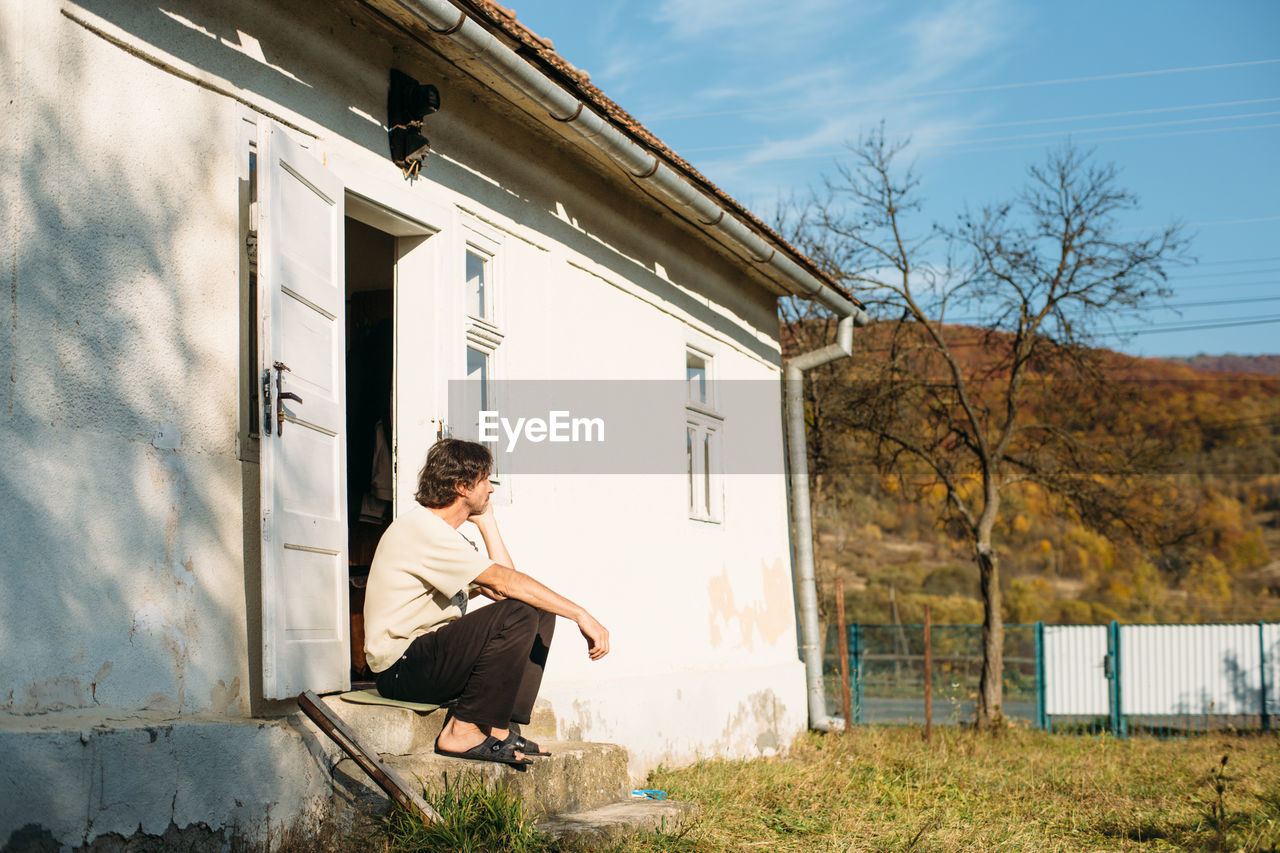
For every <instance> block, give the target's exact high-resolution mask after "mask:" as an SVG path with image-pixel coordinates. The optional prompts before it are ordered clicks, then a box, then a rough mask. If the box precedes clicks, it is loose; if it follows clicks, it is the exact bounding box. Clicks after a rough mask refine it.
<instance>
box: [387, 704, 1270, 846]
mask: <svg viewBox="0 0 1280 853" xmlns="http://www.w3.org/2000/svg"><path fill="white" fill-rule="evenodd" d="M646 787H651V788H661V789H664V790H666V791H667V792H668V794H669V796H670V797H671V798H673V799H677V800H687V801H692V802H694V803H697V804H698V806H699V809H700V811H699V815H698V817H697V818H696V819H695V820H694V822H693V823H692V825H691V826H689V827H686V829H685V830H683V831H682V833H680V834H669V833H641V834H636V835H634V836H632V837H630V838H627V839H622V840H620V841H617V842H614V843H612V844H611V845H602V844H600V843H595V844H590V845H586V846H574V845H572V844H568V843H563V842H555V841H552V840H551V839H548V838H547V837H545V836H543V835H540V834H539V833H537V832H535V831H534V830H533V829H532V828H531V824H530V821H529V817H528V815H526V814H524V812H523V810H522V807H521V806H520V804H519V803H518V802H517V801H515V800H514V799H513V798H511V797H510V795H507V794H505V793H504V792H502V791H497V792H492V791H487V790H485V789H484V787H483V786H482V785H480V784H479V783H477V782H474V781H465V780H464V781H463V782H459V783H456V784H455V786H454V788H453V789H452V790H451V791H445V792H434V793H432V792H429V798H430V799H431V800H432V802H433V805H435V806H436V808H437V809H438V810H439V811H440V812H441V813H442V815H444V816H445V820H444V821H443V822H442V823H441V824H439V825H437V826H435V827H424V826H423V825H422V824H421V823H419V822H416V821H412V820H410V819H409V818H408V817H407V816H404V815H398V816H393V817H392V818H391V819H389V820H388V821H387V822H386V823H385V824H383V826H382V827H381V829H380V830H379V833H378V834H377V836H376V837H371V838H369V839H368V842H369V845H370V848H372V849H376V850H380V851H386V853H411V851H426V850H431V851H467V853H561V851H580V850H581V851H585V850H593V851H602V853H621V851H643V853H658V851H666V853H713V851H744V850H761V851H889V850H892V851H934V853H950V851H1064V853H1065V851H1072V853H1075V851H1093V850H1097V851H1102V850H1106V851H1131V850H1142V851H1146V850H1207V851H1241V850H1242V851H1247V853H1262V851H1275V850H1280V740H1277V738H1276V737H1274V736H1256V737H1241V736H1236V735H1230V734H1214V735H1206V736H1202V737H1198V738H1193V739H1189V740H1182V741H1157V740H1151V739H1144V738H1134V739H1132V740H1127V741H1117V740H1115V739H1113V738H1110V737H1107V736H1103V737H1072V736H1061V735H1048V734H1044V733H1041V732H1036V731H1028V730H1021V729H1008V730H1005V731H1003V732H1001V733H1000V734H999V735H996V736H992V735H983V734H978V733H976V732H973V731H968V730H959V729H939V730H936V731H935V732H934V741H933V743H932V744H925V743H924V742H923V741H922V740H921V737H920V730H919V729H915V728H887V727H877V728H865V729H859V730H856V731H855V732H854V733H852V734H851V735H848V736H842V735H819V734H807V735H804V736H802V737H801V738H799V739H798V740H797V741H796V742H795V744H793V746H792V747H791V749H790V750H789V751H788V752H787V754H786V755H784V756H781V757H777V758H770V759H757V760H752V761H727V760H708V761H701V762H698V763H696V764H693V765H691V766H688V767H684V768H681V769H679V770H666V769H659V770H657V771H655V772H654V773H653V774H651V775H650V778H649V780H648V782H647V784H646Z"/></svg>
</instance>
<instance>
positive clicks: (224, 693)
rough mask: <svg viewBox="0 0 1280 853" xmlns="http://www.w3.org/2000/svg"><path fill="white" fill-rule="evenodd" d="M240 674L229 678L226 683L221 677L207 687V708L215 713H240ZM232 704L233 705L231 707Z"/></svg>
mask: <svg viewBox="0 0 1280 853" xmlns="http://www.w3.org/2000/svg"><path fill="white" fill-rule="evenodd" d="M239 699H240V676H238V675H237V676H236V677H235V678H233V679H231V684H230V685H228V684H227V683H226V682H225V681H223V680H222V679H221V678H219V679H218V683H217V684H214V685H213V686H212V687H210V688H209V710H210V711H212V712H213V713H215V714H241V713H243V710H242V708H241V705H242V703H241V702H240V701H239ZM232 706H234V707H232Z"/></svg>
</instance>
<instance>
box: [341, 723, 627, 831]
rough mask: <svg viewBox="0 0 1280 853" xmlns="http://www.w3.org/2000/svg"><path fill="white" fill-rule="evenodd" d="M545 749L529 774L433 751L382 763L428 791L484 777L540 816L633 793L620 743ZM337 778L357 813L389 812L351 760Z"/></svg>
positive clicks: (557, 745) (546, 746)
mask: <svg viewBox="0 0 1280 853" xmlns="http://www.w3.org/2000/svg"><path fill="white" fill-rule="evenodd" d="M542 746H543V748H544V749H547V750H549V751H550V752H551V755H550V756H548V757H546V758H536V759H534V760H533V761H534V763H533V765H532V766H530V767H529V769H528V770H524V771H521V770H516V769H515V768H512V767H507V766H506V765H503V764H495V763H493V762H485V761H464V760H462V759H460V758H446V757H445V756H442V755H436V754H435V753H434V752H431V751H429V750H428V751H424V752H419V753H414V754H410V755H393V754H384V755H382V756H381V758H382V760H383V761H385V762H386V763H387V764H388V765H390V767H391V769H393V770H394V771H396V773H397V774H399V775H400V776H401V777H402V778H403V779H404V780H405V781H406V782H408V783H410V784H413V783H414V780H417V781H418V782H419V783H421V784H423V785H424V786H427V787H436V788H438V787H440V786H442V785H445V784H448V783H449V782H450V781H451V780H456V779H457V778H458V777H459V776H461V775H464V774H475V775H478V776H479V777H480V778H481V779H483V780H484V781H485V782H486V784H490V785H499V784H500V785H504V786H506V787H507V788H508V789H509V790H511V791H513V792H514V793H515V794H516V796H518V797H519V798H520V799H521V800H523V801H524V803H525V805H526V807H527V808H528V810H529V812H530V813H531V814H533V815H535V816H538V817H545V816H548V815H563V814H567V813H572V812H580V811H586V810H590V809H595V808H599V807H601V806H605V805H608V804H610V803H616V802H618V801H619V800H620V799H622V798H623V797H624V796H626V794H627V792H628V791H629V790H630V777H629V776H628V775H627V751H626V750H625V749H623V748H622V747H620V746H618V745H617V744H612V743H579V742H574V741H555V742H546V741H544V742H542ZM333 778H334V782H335V783H336V784H337V786H338V787H339V788H340V789H342V791H343V792H344V793H345V794H346V795H347V796H348V797H350V801H351V804H352V805H353V806H355V807H356V808H358V809H361V810H366V811H385V810H386V809H387V808H388V807H389V800H388V798H387V796H386V794H384V793H383V791H382V789H381V788H379V787H378V786H377V785H376V784H375V783H374V782H373V780H372V779H370V778H369V777H368V776H366V775H365V773H364V771H363V770H361V769H360V768H359V766H358V765H357V764H356V763H355V762H354V761H352V760H351V759H350V758H344V759H342V760H341V761H339V762H338V763H337V764H336V765H335V766H334V768H333Z"/></svg>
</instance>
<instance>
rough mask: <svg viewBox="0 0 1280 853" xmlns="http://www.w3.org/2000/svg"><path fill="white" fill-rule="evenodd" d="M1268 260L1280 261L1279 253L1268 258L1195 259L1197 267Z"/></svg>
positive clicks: (1264, 261)
mask: <svg viewBox="0 0 1280 853" xmlns="http://www.w3.org/2000/svg"><path fill="white" fill-rule="evenodd" d="M1270 261H1280V255H1274V256H1272V257H1269V258H1232V259H1231V260H1226V261H1197V262H1196V266H1197V267H1216V266H1218V265H1220V264H1261V263H1267V262H1270Z"/></svg>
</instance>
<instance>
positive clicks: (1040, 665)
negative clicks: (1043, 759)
mask: <svg viewBox="0 0 1280 853" xmlns="http://www.w3.org/2000/svg"><path fill="white" fill-rule="evenodd" d="M1035 636H1036V728H1038V729H1042V730H1043V729H1047V728H1048V725H1047V720H1046V719H1045V707H1044V706H1045V701H1044V698H1045V686H1044V622H1037V623H1036V628H1035Z"/></svg>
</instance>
